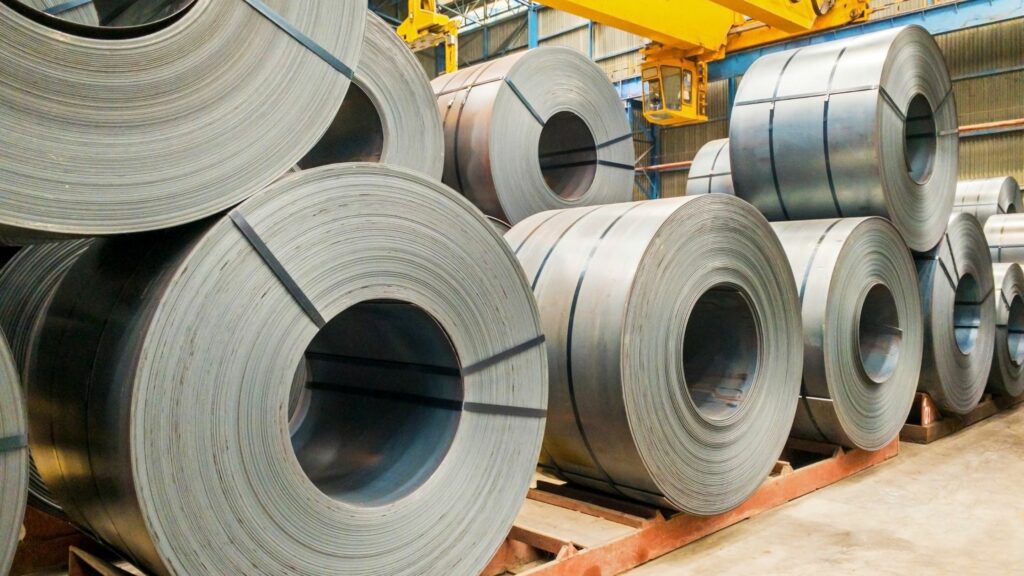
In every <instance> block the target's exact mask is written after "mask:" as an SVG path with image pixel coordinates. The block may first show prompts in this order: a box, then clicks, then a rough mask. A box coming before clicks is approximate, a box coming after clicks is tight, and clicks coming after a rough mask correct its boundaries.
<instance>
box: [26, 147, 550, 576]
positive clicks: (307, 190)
mask: <svg viewBox="0 0 1024 576" xmlns="http://www.w3.org/2000/svg"><path fill="white" fill-rule="evenodd" d="M539 334H540V321H539V318H538V314H537V308H536V304H535V303H534V301H533V299H532V296H531V293H530V287H529V285H528V284H527V283H526V281H525V279H524V277H523V274H522V271H521V269H520V268H519V267H518V266H517V264H516V260H515V257H514V255H513V254H512V253H511V251H510V250H509V248H508V246H507V245H506V244H505V243H504V242H503V241H502V239H501V237H500V236H498V235H497V234H496V233H495V232H494V230H493V229H492V228H491V227H490V225H489V224H488V223H487V222H486V221H485V220H484V218H483V216H481V215H480V213H479V211H477V210H476V209H475V208H474V207H473V206H472V205H470V204H469V203H468V202H466V201H465V200H464V199H462V198H460V197H459V196H458V195H457V194H455V193H454V192H452V191H451V190H449V189H447V188H446V187H444V186H443V185H441V184H440V183H435V182H434V181H432V180H430V179H428V178H427V177H426V176H422V175H420V174H418V173H415V172H412V171H407V170H404V169H397V168H393V167H388V166H385V165H379V164H346V165H342V166H333V167H324V168H317V169H313V170H307V171H303V172H301V173H299V174H296V175H294V176H290V177H288V178H285V179H282V180H281V181H279V182H277V183H275V184H274V185H272V186H271V187H270V188H268V189H267V190H266V191H264V192H261V193H259V194H257V195H256V196H254V197H252V198H251V199H250V200H248V201H246V202H245V203H243V204H242V205H241V206H239V207H238V208H236V209H235V210H233V211H232V212H231V213H230V214H229V215H228V216H227V217H224V218H222V219H219V220H216V221H213V222H201V223H197V224H193V225H190V226H188V227H186V228H182V229H176V230H168V231H159V232H153V233H149V234H145V235H138V236H136V237H133V238H130V239H129V238H124V239H121V238H110V239H102V240H96V241H94V244H93V245H92V246H90V248H89V249H88V250H87V251H86V252H84V253H83V254H82V255H81V256H80V257H79V259H78V260H77V262H76V263H75V265H74V266H73V267H72V268H71V269H70V270H69V271H68V273H67V275H66V276H65V279H64V281H63V282H62V283H61V285H60V287H59V289H58V290H57V292H56V294H55V296H54V298H53V301H52V303H51V306H50V308H49V310H48V314H47V319H46V321H45V323H44V325H43V329H42V332H41V334H40V339H39V354H38V355H37V361H36V362H35V363H34V366H33V367H32V371H33V385H32V388H31V390H30V394H31V405H32V408H33V413H32V438H31V440H32V449H33V453H34V454H35V458H36V463H37V466H38V467H39V471H40V473H41V474H42V476H43V478H44V480H45V481H46V483H47V485H48V486H49V487H50V489H51V490H52V492H53V494H54V496H55V497H56V498H57V499H58V500H59V501H60V502H61V504H62V505H63V507H64V510H65V512H66V513H67V515H68V517H70V518H71V519H72V520H73V521H74V522H76V523H78V524H79V525H81V526H83V527H85V528H87V529H88V530H90V531H91V532H93V533H95V534H97V535H99V536H100V537H101V538H102V539H103V540H105V541H106V542H107V543H109V544H110V545H111V546H113V547H114V548H115V549H117V550H118V551H120V552H121V553H122V554H124V555H125V556H126V557H127V558H129V559H131V560H132V561H134V562H135V563H136V564H137V565H139V566H141V567H143V568H144V569H146V570H149V571H151V572H152V573H154V574H178V575H193V574H247V575H252V574H274V575H280V574H309V575H312V574H332V575H336V574H359V575H367V574H377V575H382V576H383V575H399V574H410V575H411V574H417V575H418V574H479V573H480V571H481V570H482V569H483V567H484V565H485V564H486V563H487V562H488V560H489V559H490V558H491V556H492V554H493V553H494V551H495V550H496V549H497V547H498V546H499V544H500V543H501V542H502V541H503V540H504V539H505V537H506V536H507V534H508V531H509V529H510V527H511V525H512V521H513V520H514V518H515V516H516V514H517V512H518V511H519V508H520V506H521V505H522V503H523V501H524V498H525V495H526V492H527V489H528V488H529V484H530V481H531V480H532V477H533V473H534V468H535V464H536V460H537V454H538V453H539V450H540V443H541V438H542V435H543V428H544V408H545V405H546V402H547V373H546V369H547V368H546V366H547V362H546V355H545V350H544V346H543V345H542V342H543V338H541V337H540V336H539ZM296 381H298V382H299V383H300V386H299V387H298V390H295V387H294V386H293V383H295V382H296ZM36 407H39V408H40V409H39V410H36ZM47 407H49V408H48V409H47ZM58 407H59V409H58Z"/></svg>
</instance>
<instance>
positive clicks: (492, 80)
mask: <svg viewBox="0 0 1024 576" xmlns="http://www.w3.org/2000/svg"><path fill="white" fill-rule="evenodd" d="M502 80H504V78H503V77H501V76H498V77H497V78H488V79H487V80H481V81H479V82H474V83H472V84H467V85H465V86H459V87H458V88H452V89H450V90H442V91H440V92H435V93H434V97H435V98H440V97H441V96H447V95H448V94H455V93H457V92H462V91H463V90H470V89H472V88H476V87H477V86H483V85H484V84H493V83H495V82H501V81H502Z"/></svg>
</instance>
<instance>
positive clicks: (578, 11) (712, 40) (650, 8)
mask: <svg viewBox="0 0 1024 576" xmlns="http://www.w3.org/2000/svg"><path fill="white" fill-rule="evenodd" d="M783 1H788V0H783ZM540 3H541V4H544V5H545V6H548V7H549V8H554V9H556V10H561V11H563V12H569V13H571V14H575V15H577V16H581V17H583V18H587V19H589V20H593V21H595V22H600V23H601V24H606V25H608V26H612V27H614V28H618V29H620V30H625V31H627V32H631V33H633V34H636V35H638V36H643V37H644V38H649V39H651V40H652V41H654V42H657V43H659V44H664V45H666V46H674V47H676V48H681V49H684V50H693V49H697V51H699V52H703V51H711V52H717V51H719V50H721V49H722V47H723V46H725V40H726V35H727V34H728V33H729V30H730V29H731V28H732V26H733V24H735V23H736V13H735V12H734V11H732V10H730V9H728V8H725V7H723V6H719V5H718V4H716V3H714V2H709V1H704V0H540Z"/></svg>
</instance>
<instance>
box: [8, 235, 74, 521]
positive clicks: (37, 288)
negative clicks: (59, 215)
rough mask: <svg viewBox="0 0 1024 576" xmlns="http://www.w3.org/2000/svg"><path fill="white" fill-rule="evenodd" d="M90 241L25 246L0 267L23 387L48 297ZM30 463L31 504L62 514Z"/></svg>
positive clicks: (10, 339)
mask: <svg viewBox="0 0 1024 576" xmlns="http://www.w3.org/2000/svg"><path fill="white" fill-rule="evenodd" d="M89 242H90V241H89V240H70V241H67V242H51V243H49V244H39V245H36V246H26V247H24V248H22V249H21V250H19V251H18V253H17V255H15V256H14V258H12V259H11V260H10V261H9V262H7V264H5V265H4V266H3V268H0V294H2V295H3V297H2V298H0V331H3V333H4V334H6V335H7V339H8V342H9V343H10V346H11V353H12V354H13V355H14V362H15V365H16V366H17V368H18V373H19V374H20V377H21V382H22V385H23V386H24V387H25V389H28V388H29V387H30V386H31V374H30V373H29V371H28V369H27V368H28V366H29V365H30V364H31V363H32V356H33V354H35V352H36V350H35V344H36V340H37V338H38V335H39V330H40V328H41V327H42V322H43V320H44V317H45V313H46V309H47V308H48V307H49V304H50V299H51V298H52V297H53V293H54V291H55V290H56V289H57V286H58V285H59V284H60V281H61V280H63V279H64V274H65V273H66V272H67V271H68V268H70V267H71V265H72V264H74V262H75V260H76V259H77V258H78V255H79V254H81V253H82V252H83V251H85V249H86V248H87V247H88V246H89ZM29 466H30V483H29V499H30V502H31V504H32V506H34V507H36V508H38V509H40V510H42V511H44V512H47V513H49V514H53V515H55V516H58V517H59V516H62V515H63V512H62V511H61V509H60V504H58V503H57V502H55V501H54V499H53V496H52V495H51V494H50V490H49V489H48V488H47V487H46V483H45V482H43V479H42V478H41V477H40V476H39V472H38V471H37V470H36V466H35V462H34V461H33V460H31V458H30V459H29Z"/></svg>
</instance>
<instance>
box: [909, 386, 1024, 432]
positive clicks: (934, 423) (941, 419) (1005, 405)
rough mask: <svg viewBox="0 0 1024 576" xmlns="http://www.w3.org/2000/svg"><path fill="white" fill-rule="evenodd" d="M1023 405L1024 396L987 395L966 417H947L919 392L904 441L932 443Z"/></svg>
mask: <svg viewBox="0 0 1024 576" xmlns="http://www.w3.org/2000/svg"><path fill="white" fill-rule="evenodd" d="M1022 402H1024V397H1021V398H1005V397H1002V396H993V395H991V394H985V396H983V397H982V399H981V402H979V403H978V406H977V407H976V408H975V409H974V410H971V411H970V412H969V413H967V414H964V415H963V416H956V415H944V414H942V413H941V412H940V411H939V407H938V406H937V405H936V404H935V401H934V400H932V397H931V396H929V395H928V394H925V393H924V392H918V393H917V396H916V397H914V405H913V407H912V408H911V409H910V416H909V417H908V418H907V423H906V424H904V425H903V430H902V431H901V432H900V440H902V441H904V442H913V443H914V444H931V443H932V442H935V441H936V440H939V439H941V438H945V437H946V436H949V435H951V434H954V433H956V432H959V431H960V430H963V429H964V428H966V427H968V426H970V425H972V424H977V423H978V422H981V421H982V420H985V419H986V418H990V417H992V416H994V415H996V414H998V413H999V412H1002V411H1003V410H1009V409H1011V408H1014V407H1015V406H1018V405H1020V404H1021V403H1022Z"/></svg>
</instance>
